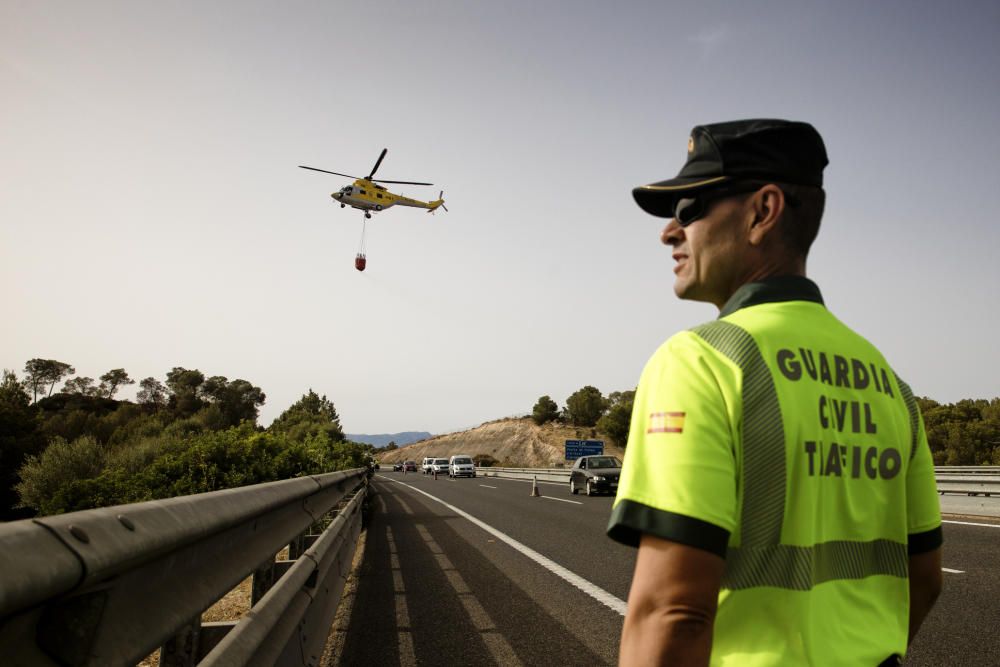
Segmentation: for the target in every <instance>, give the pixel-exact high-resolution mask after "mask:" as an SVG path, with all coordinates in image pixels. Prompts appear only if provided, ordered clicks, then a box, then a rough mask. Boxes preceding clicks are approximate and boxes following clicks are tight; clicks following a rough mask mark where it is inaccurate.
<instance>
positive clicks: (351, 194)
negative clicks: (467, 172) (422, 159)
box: [299, 148, 448, 218]
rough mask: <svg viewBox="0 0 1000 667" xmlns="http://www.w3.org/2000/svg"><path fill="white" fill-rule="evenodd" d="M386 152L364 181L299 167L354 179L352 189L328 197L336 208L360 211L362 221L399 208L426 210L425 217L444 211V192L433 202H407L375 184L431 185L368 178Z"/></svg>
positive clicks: (305, 167) (407, 200) (328, 172)
mask: <svg viewBox="0 0 1000 667" xmlns="http://www.w3.org/2000/svg"><path fill="white" fill-rule="evenodd" d="M388 152H389V149H388V148H383V149H382V154H381V155H379V156H378V160H376V161H375V166H374V167H372V171H371V173H370V174H368V175H367V176H365V177H364V178H361V177H358V176H351V175H350V174H341V173H339V172H336V171H327V170H326V169H317V168H316V167H307V166H305V165H302V164H300V165H299V167H301V168H302V169H311V170H313V171H321V172H323V173H324V174H333V175H335V176H345V177H347V178H353V179H355V181H354V184H353V185H345V186H344V187H342V188H340V190H337V191H336V192H334V193H332V194H331V195H330V196H331V197H333V198H334V199H335V200H336V201H338V202H340V208H344V207H345V206H350V207H351V208H356V209H358V210H360V211H364V212H365V218H371V217H372V211H375V212H378V211H384V210H385V209H387V208H389V207H391V206H395V205H397V204H398V205H400V206H413V207H415V208H426V209H427V212H428V213H433V212H434V211H435V210H437V209H438V207H441V208H443V209H444V210H445V211H447V210H448V207H447V206H445V205H444V199H442V197H444V190H442V191H441V194H439V195H438V198H437V199H435V200H434V201H420V200H419V199H410V198H409V197H404V196H403V195H397V194H395V193H392V192H389V191H388V190H386V189H385V188H384V187H382V186H381V185H378V183H395V184H401V185H433V183H417V182H415V181H386V180H382V179H377V178H372V177H373V176H374V175H375V172H376V171H378V168H379V165H380V164H382V160H383V159H384V158H385V154H386V153H388Z"/></svg>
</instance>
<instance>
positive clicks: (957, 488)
mask: <svg viewBox="0 0 1000 667" xmlns="http://www.w3.org/2000/svg"><path fill="white" fill-rule="evenodd" d="M476 470H477V472H478V474H480V475H483V476H484V477H506V478H508V479H533V478H534V479H537V480H538V481H540V482H566V483H569V474H570V470H569V468H494V467H490V468H477V469H476ZM934 473H935V476H936V477H937V488H938V493H941V494H945V493H961V494H967V495H971V496H975V495H984V496H991V495H993V494H996V495H1000V466H937V467H936V468H934Z"/></svg>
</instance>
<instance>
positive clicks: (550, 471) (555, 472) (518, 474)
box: [476, 467, 570, 484]
mask: <svg viewBox="0 0 1000 667" xmlns="http://www.w3.org/2000/svg"><path fill="white" fill-rule="evenodd" d="M569 472H570V470H569V468H496V467H489V468H476V474H477V475H482V476H483V477H505V478H507V479H533V478H534V479H538V481H539V482H566V483H567V484H568V483H569Z"/></svg>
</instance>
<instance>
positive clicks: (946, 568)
mask: <svg viewBox="0 0 1000 667" xmlns="http://www.w3.org/2000/svg"><path fill="white" fill-rule="evenodd" d="M941 571H942V572H947V573H949V574H965V570H953V569H951V568H950V567H942V568H941Z"/></svg>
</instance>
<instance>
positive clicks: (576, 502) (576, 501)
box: [539, 496, 583, 505]
mask: <svg viewBox="0 0 1000 667" xmlns="http://www.w3.org/2000/svg"><path fill="white" fill-rule="evenodd" d="M539 498H544V499H545V500H558V501H559V502H561V503H573V504H574V505H582V504H583V503H581V502H580V501H579V500H567V499H566V498H553V497H552V496H539Z"/></svg>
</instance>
